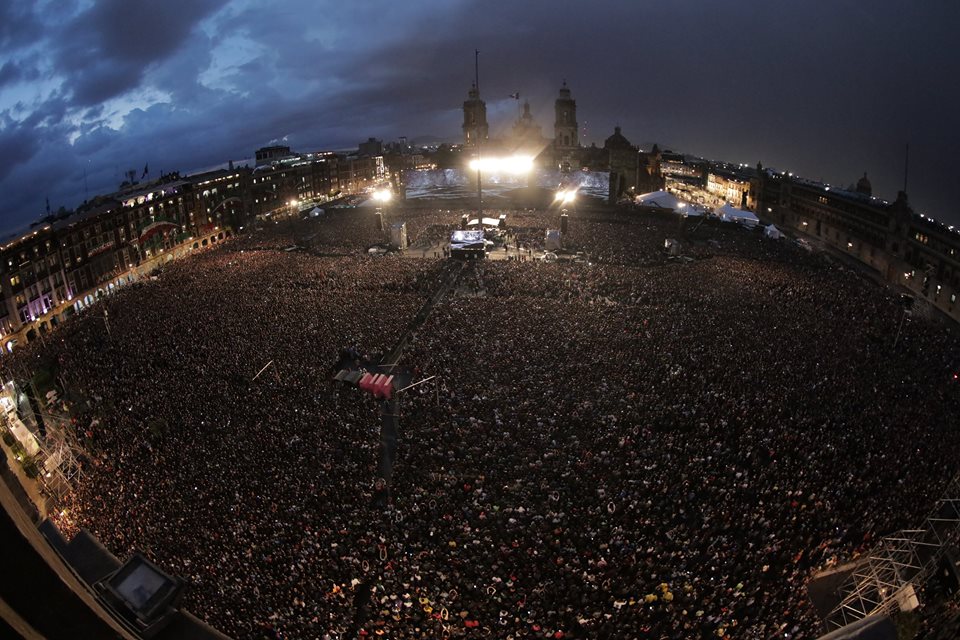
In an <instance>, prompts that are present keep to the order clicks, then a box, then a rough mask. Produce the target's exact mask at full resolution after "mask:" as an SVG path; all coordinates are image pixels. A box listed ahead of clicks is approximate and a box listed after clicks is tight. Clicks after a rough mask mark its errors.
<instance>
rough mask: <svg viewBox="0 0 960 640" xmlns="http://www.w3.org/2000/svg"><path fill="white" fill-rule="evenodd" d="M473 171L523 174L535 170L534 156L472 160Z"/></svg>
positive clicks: (471, 167)
mask: <svg viewBox="0 0 960 640" xmlns="http://www.w3.org/2000/svg"><path fill="white" fill-rule="evenodd" d="M470 169H471V170H472V171H483V172H484V173H510V174H514V175H523V174H525V173H530V171H531V170H533V158H532V157H530V156H508V157H506V158H481V159H479V160H471V161H470Z"/></svg>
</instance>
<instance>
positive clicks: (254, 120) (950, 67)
mask: <svg viewBox="0 0 960 640" xmlns="http://www.w3.org/2000/svg"><path fill="white" fill-rule="evenodd" d="M958 18H960V6H958V5H957V4H956V3H953V2H948V1H946V0H931V1H930V2H924V3H912V2H906V1H900V0H877V1H875V2H871V3H863V2H857V1H856V0H834V1H832V2H827V1H814V2H806V3H783V2H760V1H756V2H754V1H748V0H735V1H733V2H722V3H717V2H706V1H695V0H681V1H679V2H669V3H664V2H658V3H654V2H646V1H644V2H619V1H613V0H602V1H599V2H589V3H588V2H572V1H569V0H566V1H565V0H558V1H552V2H546V1H532V2H523V3H513V2H481V1H480V0H462V1H459V2H441V1H436V2H415V3H396V2H380V1H375V2H363V3H334V2H317V1H314V0H288V1H286V2H283V3H263V2H255V1H253V0H242V1H234V2H225V1H214V0H202V1H198V0H177V1H175V2H173V1H170V2H165V3H157V2H146V1H141V0H127V1H123V0H107V1H102V2H96V3H93V2H89V1H78V2H75V3H70V2H39V3H13V2H9V1H7V0H0V51H2V52H3V54H2V55H0V227H2V228H5V229H7V230H9V229H13V228H17V227H20V226H23V225H24V224H26V223H28V222H29V221H31V220H33V219H35V218H37V217H39V216H40V215H42V214H43V206H44V200H45V198H47V197H49V198H50V201H51V204H53V206H54V207H56V206H59V205H61V204H62V205H65V206H68V207H71V206H75V205H77V204H78V203H79V202H81V201H82V200H83V199H84V198H86V197H89V196H92V195H95V194H96V193H100V192H105V191H110V190H112V189H113V188H115V187H116V185H117V183H118V182H119V180H120V179H121V177H122V173H123V171H125V170H126V169H129V168H137V169H138V170H139V169H140V168H141V167H143V166H144V165H145V164H147V163H149V165H150V167H151V169H153V171H154V173H156V172H157V171H158V170H160V169H164V170H172V169H179V170H182V171H187V170H193V169H200V168H204V167H207V166H211V165H214V164H219V163H221V162H225V161H226V160H230V159H233V160H238V159H243V158H249V157H251V156H252V155H253V150H254V149H256V148H257V147H258V146H261V145H263V144H266V143H268V142H270V141H271V140H277V139H281V138H284V137H286V138H287V140H288V143H289V144H291V146H293V147H294V148H296V149H301V150H316V149H338V148H347V147H355V145H356V143H357V142H359V141H361V140H365V139H366V138H367V137H369V136H377V137H381V138H385V139H388V140H393V139H396V138H398V137H399V136H407V137H408V138H412V139H413V138H417V137H421V136H431V137H438V138H442V139H448V140H451V141H456V140H459V137H460V129H459V126H460V117H461V116H460V112H459V109H460V104H461V103H462V101H463V100H464V98H465V97H466V92H467V90H468V89H469V87H470V83H471V82H472V80H473V51H474V49H479V50H480V52H481V53H480V60H481V70H480V73H481V77H480V84H481V92H482V95H483V97H484V98H485V99H486V100H487V103H488V109H489V112H490V115H491V130H492V131H493V132H497V131H503V130H505V129H506V128H507V127H509V125H510V123H511V121H512V120H513V118H515V117H516V113H517V112H516V109H517V104H516V102H515V101H513V100H511V99H509V98H508V96H509V95H510V94H512V93H514V92H517V91H519V92H520V93H521V95H522V97H523V98H524V99H529V101H530V103H531V107H532V111H533V113H534V116H535V117H536V119H537V120H538V122H539V123H540V124H541V125H542V126H543V128H544V132H545V133H546V134H547V135H551V134H552V122H553V113H552V101H553V99H554V97H555V96H556V92H557V89H558V88H559V86H560V84H561V82H562V81H563V80H566V81H567V82H568V84H569V85H570V87H571V89H572V91H573V94H574V97H575V98H576V99H577V103H578V119H579V120H580V124H581V127H585V128H586V135H585V140H584V141H585V142H586V143H587V144H589V143H591V142H597V143H598V144H602V141H603V139H604V138H605V137H606V136H607V135H609V134H610V133H611V132H612V130H613V127H614V126H615V125H617V124H619V125H620V126H621V127H622V128H623V132H624V134H625V135H627V137H628V138H630V139H631V140H632V141H633V142H634V143H640V144H648V143H652V142H658V143H660V145H661V146H662V147H666V148H671V149H674V150H678V151H683V152H689V153H695V154H699V155H703V156H705V157H709V158H713V159H720V160H728V161H732V162H746V163H750V164H755V163H756V162H757V161H763V163H764V164H765V165H767V166H774V167H777V168H780V169H783V170H790V171H792V172H794V173H796V174H800V175H804V176H807V177H810V178H814V179H822V180H825V181H828V182H831V183H835V184H839V185H846V184H849V183H852V182H854V181H855V180H856V179H857V178H858V177H859V176H860V175H861V174H862V173H863V172H864V171H867V172H868V173H869V175H870V177H871V180H872V182H873V185H874V189H875V192H877V193H878V195H880V196H882V197H886V198H889V199H892V198H893V197H895V195H896V192H897V190H898V189H900V188H902V186H903V180H904V150H905V147H906V145H907V143H909V144H910V177H909V185H908V191H909V194H910V199H911V202H912V203H913V205H914V207H915V208H917V209H918V210H919V211H921V212H924V213H927V214H928V215H933V216H934V217H937V218H940V219H943V220H944V221H948V222H954V223H960V211H958V209H957V207H956V206H955V205H954V196H953V190H952V188H951V187H952V183H953V176H952V173H953V172H952V166H951V165H952V162H951V159H952V155H953V153H954V152H955V151H956V149H957V146H958V142H960V133H958V131H960V128H958V126H957V124H958V123H957V116H956V109H955V106H954V105H955V104H956V102H957V98H958V93H960V89H958V88H957V86H956V83H955V82H953V78H956V77H958V72H960V49H958V48H957V47H956V46H954V44H953V33H952V31H953V29H954V27H955V26H956V24H958Z"/></svg>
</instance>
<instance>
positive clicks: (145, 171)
mask: <svg viewBox="0 0 960 640" xmlns="http://www.w3.org/2000/svg"><path fill="white" fill-rule="evenodd" d="M148 173H150V163H149V162H148V163H146V164H145V165H143V175H142V176H140V179H141V180H143V179H144V178H146V177H147V174H148Z"/></svg>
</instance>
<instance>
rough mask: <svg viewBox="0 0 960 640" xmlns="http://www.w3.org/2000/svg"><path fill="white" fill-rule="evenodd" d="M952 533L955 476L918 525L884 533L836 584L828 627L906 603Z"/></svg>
mask: <svg viewBox="0 0 960 640" xmlns="http://www.w3.org/2000/svg"><path fill="white" fill-rule="evenodd" d="M958 537H960V476H957V477H954V478H953V480H951V481H950V483H949V484H948V485H947V488H946V490H945V491H944V495H943V497H942V498H941V499H940V500H938V501H937V504H936V507H935V508H934V509H933V511H932V512H931V513H930V515H928V516H927V518H926V519H925V520H924V522H923V528H921V529H903V530H901V531H897V532H896V533H894V534H892V535H890V536H886V537H884V538H883V539H882V540H881V542H880V544H879V545H878V547H877V548H876V549H874V551H873V552H871V554H870V555H869V556H867V558H866V559H865V560H863V561H862V562H861V563H860V564H859V565H858V566H857V568H856V569H854V571H853V573H852V574H851V575H850V576H849V577H848V578H847V580H846V581H845V582H844V584H843V586H842V587H840V590H839V593H840V594H841V595H842V600H841V601H840V604H838V605H837V606H836V608H834V609H833V611H831V612H830V613H829V614H828V615H827V618H826V623H827V627H828V629H830V630H834V629H839V628H841V627H843V626H846V625H848V624H850V623H851V622H856V621H857V620H862V619H863V618H866V617H867V616H873V615H884V614H888V613H892V612H893V611H895V610H896V609H898V608H901V607H904V608H906V607H909V606H910V601H911V600H914V601H915V599H916V593H917V591H918V590H919V589H920V587H922V586H923V584H924V583H925V582H926V581H927V579H928V578H929V577H930V576H931V575H932V574H933V573H934V572H936V570H937V564H938V563H939V562H940V559H941V558H942V557H943V554H944V552H945V550H946V547H947V546H948V545H951V544H955V543H956V542H957V539H958Z"/></svg>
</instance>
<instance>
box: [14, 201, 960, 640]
mask: <svg viewBox="0 0 960 640" xmlns="http://www.w3.org/2000/svg"><path fill="white" fill-rule="evenodd" d="M538 215H539V216H540V218H539V219H538ZM523 216H524V217H523V218H522V222H523V225H522V226H523V228H524V229H531V231H530V232H529V233H530V235H531V242H532V241H533V240H532V238H533V237H534V236H535V230H537V229H538V228H541V226H542V228H547V227H550V226H552V225H553V217H555V212H554V213H551V214H546V213H541V214H537V213H533V212H528V213H525V214H523ZM518 218H519V216H518ZM458 222H459V216H457V215H456V214H450V215H449V216H447V214H444V213H433V214H429V215H427V214H424V215H423V218H422V225H421V226H420V227H419V228H420V229H422V230H428V229H433V228H436V227H437V226H441V227H442V226H443V225H447V228H454V227H455V226H456V224H457V223H458ZM368 224H369V216H367V218H364V219H361V218H360V217H353V218H351V217H349V215H348V214H336V215H334V216H330V217H329V218H328V219H326V220H320V221H307V222H290V223H281V224H277V225H269V226H268V228H266V229H262V230H259V231H256V232H253V233H252V234H250V235H248V236H246V237H241V238H237V239H235V240H232V241H231V242H229V243H227V244H226V245H224V246H221V247H218V248H217V249H214V250H211V251H209V252H207V253H205V254H201V255H198V256H195V257H193V258H190V259H188V260H184V261H182V262H177V263H172V264H170V265H168V267H167V268H166V269H165V270H164V272H163V273H162V274H161V275H160V276H159V278H158V279H157V280H156V281H153V282H148V283H146V284H138V285H132V286H130V287H128V288H126V289H125V290H123V291H121V292H120V293H119V294H117V295H115V296H111V297H110V298H109V299H107V300H106V301H104V302H103V303H102V304H104V305H106V307H107V308H108V309H109V318H110V323H111V332H110V333H109V334H108V333H107V332H106V331H105V326H104V323H103V322H102V321H101V320H100V319H99V318H98V317H97V314H98V313H99V311H97V310H96V309H94V310H91V311H88V312H87V313H85V314H83V315H81V316H80V317H78V318H76V319H73V320H71V321H70V322H68V323H66V324H64V325H63V326H61V327H60V328H58V330H57V332H56V333H55V334H54V335H53V336H52V338H53V339H52V340H48V344H47V345H46V347H45V348H44V347H42V346H34V345H31V346H30V347H29V348H28V349H25V350H24V351H23V352H22V354H23V355H22V357H29V358H35V357H37V356H38V355H40V356H41V357H44V358H51V359H54V360H55V361H57V362H58V363H59V368H60V371H61V373H62V374H63V378H64V380H65V381H66V383H67V384H68V385H69V386H73V387H75V388H76V389H77V390H79V391H80V392H81V393H82V394H83V395H84V396H85V397H86V398H88V399H89V401H88V402H87V403H85V404H84V405H83V408H85V409H86V411H87V415H86V416H85V418H84V419H83V420H81V423H80V430H81V432H82V436H83V437H84V439H85V441H86V444H87V448H88V450H89V452H90V460H91V462H90V464H89V470H88V473H87V474H86V476H85V478H84V481H83V482H82V484H81V485H80V486H79V487H78V488H77V490H76V492H75V493H74V494H73V496H72V498H71V501H70V503H69V504H68V505H66V508H65V512H64V514H63V515H61V517H60V518H59V524H60V526H61V527H63V528H65V529H67V530H68V532H69V531H72V530H75V529H76V528H78V527H87V528H89V529H90V530H91V531H92V532H93V533H94V534H96V535H97V536H99V537H100V538H101V540H102V541H103V542H104V543H105V544H106V545H107V546H108V547H109V548H110V549H111V550H113V551H114V552H115V553H116V554H117V555H119V556H125V555H127V554H128V553H130V552H132V551H133V550H135V549H136V550H140V551H143V552H145V553H146V554H147V555H148V556H149V557H151V558H152V559H153V560H155V561H156V562H158V563H159V564H160V565H161V566H163V567H165V568H166V569H168V570H169V571H171V572H173V573H175V574H177V575H180V576H182V577H183V578H184V579H185V580H186V581H187V582H188V584H189V589H188V591H187V595H186V599H185V606H186V607H187V608H188V609H190V610H192V611H193V612H194V613H196V614H198V615H199V616H201V617H203V618H205V619H207V620H208V621H209V622H211V623H212V624H213V625H214V626H216V627H218V628H219V629H221V630H222V631H224V632H226V633H228V634H230V635H232V636H235V637H238V638H260V637H271V638H278V637H283V638H331V639H334V638H348V637H350V638H353V637H358V636H383V637H388V638H429V637H436V638H441V637H473V636H485V637H493V638H611V639H612V638H676V639H678V640H679V639H689V638H718V637H729V638H747V639H766V638H773V637H778V638H784V637H789V638H807V637H812V636H815V635H817V631H818V630H819V629H820V626H819V621H818V620H817V619H816V617H815V615H814V612H813V610H812V608H811V606H810V605H809V604H808V602H807V599H806V592H805V582H806V580H807V579H808V578H809V576H810V575H811V572H812V571H814V570H816V569H818V568H822V567H824V566H828V565H830V564H833V563H836V562H839V561H844V560H847V559H849V558H851V557H853V556H854V555H855V554H857V553H859V552H861V551H862V550H863V549H865V548H868V547H869V546H870V545H871V544H872V542H873V541H875V540H876V539H877V538H878V537H879V536H880V535H883V534H885V533H888V532H891V531H893V530H895V529H897V528H899V527H903V526H910V525H913V524H915V523H917V522H918V521H919V519H920V518H921V517H922V516H923V515H924V514H925V512H926V510H927V509H929V508H930V506H931V504H932V501H933V500H934V499H936V498H937V497H938V495H939V491H940V489H941V488H942V487H943V486H944V484H945V482H946V481H947V480H948V478H949V477H950V476H951V475H952V474H953V473H955V471H956V465H955V459H954V457H953V455H952V454H953V452H955V451H956V450H957V445H958V444H960V442H958V441H960V435H958V433H957V432H956V429H955V426H956V424H955V420H956V416H957V415H958V414H957V409H958V406H957V405H958V393H960V392H958V388H957V385H956V384H955V383H954V382H953V381H952V380H951V376H950V374H951V373H952V368H951V367H955V366H956V364H957V361H956V358H957V355H958V341H957V339H956V337H955V336H954V335H953V334H952V333H950V331H949V330H948V329H947V328H946V327H945V326H943V325H941V324H939V323H937V322H933V321H928V320H924V319H922V318H919V317H915V319H914V320H913V321H912V322H909V323H907V325H906V328H905V329H904V330H903V333H902V337H901V338H900V341H899V343H898V345H897V347H896V349H895V350H894V349H893V344H892V343H893V337H894V334H895V332H896V330H897V327H898V324H899V321H900V309H899V307H898V306H897V304H896V300H895V297H894V296H893V294H891V293H890V292H889V291H887V290H885V289H883V288H881V287H879V286H878V285H875V284H874V283H872V282H871V281H869V280H867V279H865V278H864V277H862V276H860V275H858V273H857V272H854V271H851V270H849V269H846V268H844V267H841V266H839V265H837V264H833V263H830V262H828V261H826V260H824V259H823V258H822V257H820V256H817V255H813V254H808V253H806V252H804V251H801V250H799V249H795V248H792V247H790V246H788V245H786V244H774V243H771V242H768V241H765V240H763V239H762V238H760V237H758V236H757V235H756V234H749V233H746V232H743V231H740V230H733V231H731V230H728V229H726V228H712V227H703V228H702V229H701V230H698V231H697V232H696V234H694V235H695V237H694V238H691V239H690V240H689V241H686V240H685V242H687V243H688V248H687V252H688V253H689V254H690V255H692V256H694V257H696V259H695V260H694V261H692V262H671V261H667V260H666V258H665V257H664V256H663V255H662V252H661V251H660V248H662V246H663V241H664V238H665V237H672V236H673V235H674V234H675V233H676V229H675V226H674V223H672V222H670V221H669V220H667V219H659V220H658V219H652V218H636V219H632V220H623V219H620V218H618V217H616V216H610V215H606V214H605V215H603V216H598V217H597V218H596V219H591V218H590V217H589V216H586V215H584V216H582V217H578V218H577V219H576V220H575V221H573V222H572V227H571V231H572V234H571V235H572V240H573V241H574V242H575V243H579V246H580V247H582V248H583V249H584V250H585V251H588V252H589V253H590V254H592V256H593V260H592V261H591V262H590V263H587V262H569V263H567V262H560V263H552V264H548V263H543V262H506V261H499V262H487V263H483V262H481V263H471V264H468V265H466V266H465V267H464V268H463V272H462V273H461V275H460V283H459V286H458V287H457V288H455V289H454V290H453V292H452V293H450V294H449V295H447V296H446V297H445V298H443V299H442V300H440V302H439V303H437V304H436V306H435V307H433V309H432V312H431V314H430V315H429V317H428V318H427V320H426V321H425V323H424V324H423V325H422V326H418V327H416V328H415V329H414V331H413V334H412V337H411V339H410V346H409V348H408V351H407V353H405V355H404V357H403V360H402V362H403V363H404V364H406V365H407V366H409V367H410V368H411V369H412V370H413V374H414V379H422V378H424V377H426V376H431V375H436V376H438V378H435V379H434V381H433V382H431V383H428V384H424V385H422V386H421V387H418V388H416V389H415V390H412V391H410V392H408V393H407V394H404V395H403V396H402V397H401V400H400V415H401V417H400V432H401V438H400V445H399V457H398V461H397V464H396V467H395V473H394V486H393V491H392V495H393V498H392V501H391V504H390V505H389V506H388V508H387V509H382V508H374V507H373V505H372V496H373V493H374V484H375V478H374V476H375V470H376V462H377V455H378V454H377V447H378V440H379V436H378V432H379V416H378V407H377V405H376V404H375V403H374V401H372V400H371V399H369V398H368V397H366V396H364V395H363V394H361V393H360V392H358V391H356V390H354V389H349V388H343V387H339V386H334V385H332V384H331V383H330V378H331V375H332V373H333V369H332V368H333V366H334V364H335V363H336V361H337V359H338V356H339V354H340V352H341V351H342V350H343V349H344V348H348V347H352V348H355V349H356V350H358V351H359V352H361V353H363V354H368V355H370V356H371V357H375V356H376V354H378V353H383V352H385V351H387V350H389V349H390V348H391V347H392V346H393V345H394V344H395V343H396V342H397V340H398V339H399V338H400V337H401V335H402V334H403V333H404V332H405V331H406V329H407V327H408V326H409V325H410V322H411V320H412V319H413V318H414V317H415V316H416V314H417V312H418V311H419V310H420V309H421V307H422V306H423V305H424V304H425V303H426V301H427V299H428V298H429V297H430V295H431V294H432V293H433V292H434V291H435V290H436V289H437V287H438V286H439V283H440V281H441V280H442V278H443V273H444V269H445V265H446V262H445V261H443V260H433V259H424V260H420V259H409V258H402V257H389V256H388V257H370V256H366V255H362V250H363V247H364V246H365V245H366V244H367V242H368V241H369V240H370V238H372V237H374V236H375V235H376V234H375V232H374V230H373V227H372V226H365V225H368ZM354 231H356V232H357V233H358V234H359V235H350V234H351V233H353V232H354ZM311 234H312V235H311ZM363 234H367V235H363ZM305 238H308V239H307V240H305ZM708 238H709V239H711V240H712V241H711V242H709V243H708V242H706V240H707V239H708ZM374 241H375V240H374ZM298 242H299V243H300V244H301V245H302V246H306V247H308V248H309V251H291V252H287V251H284V250H283V247H285V246H289V245H290V244H296V243H298ZM338 253H342V254H344V255H336V256H334V255H332V254H338ZM325 254H327V255H325ZM951 358H952V360H951ZM270 362H272V364H271V365H270V366H269V367H267V368H266V369H265V370H264V371H263V373H261V375H260V376H259V377H257V378H256V379H254V376H256V374H257V373H258V372H259V371H260V370H261V369H262V368H263V367H264V365H266V364H267V363H270ZM433 384H436V385H437V387H434V386H432V385H433ZM94 419H95V420H94ZM91 424H92V426H91Z"/></svg>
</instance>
